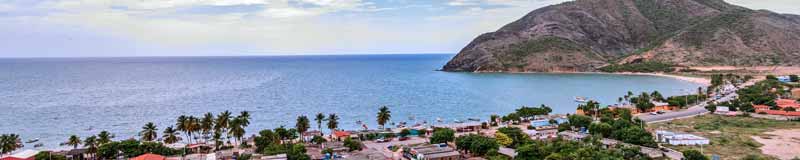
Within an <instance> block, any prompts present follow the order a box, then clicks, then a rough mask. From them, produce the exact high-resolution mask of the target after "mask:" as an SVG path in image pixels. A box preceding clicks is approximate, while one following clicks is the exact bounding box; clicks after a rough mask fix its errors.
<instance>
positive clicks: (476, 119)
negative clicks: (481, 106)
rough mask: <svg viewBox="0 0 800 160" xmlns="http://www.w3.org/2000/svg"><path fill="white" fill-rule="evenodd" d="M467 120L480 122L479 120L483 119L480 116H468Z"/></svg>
mask: <svg viewBox="0 0 800 160" xmlns="http://www.w3.org/2000/svg"><path fill="white" fill-rule="evenodd" d="M467 120H469V121H476V122H478V121H481V119H480V118H467Z"/></svg>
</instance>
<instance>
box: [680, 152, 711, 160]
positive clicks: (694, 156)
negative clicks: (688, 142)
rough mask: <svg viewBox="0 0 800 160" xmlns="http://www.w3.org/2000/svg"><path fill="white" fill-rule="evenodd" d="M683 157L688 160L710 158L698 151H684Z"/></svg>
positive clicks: (705, 159)
mask: <svg viewBox="0 0 800 160" xmlns="http://www.w3.org/2000/svg"><path fill="white" fill-rule="evenodd" d="M683 157H685V159H686V160H708V157H706V156H705V155H703V154H702V153H700V152H699V151H697V150H686V151H683Z"/></svg>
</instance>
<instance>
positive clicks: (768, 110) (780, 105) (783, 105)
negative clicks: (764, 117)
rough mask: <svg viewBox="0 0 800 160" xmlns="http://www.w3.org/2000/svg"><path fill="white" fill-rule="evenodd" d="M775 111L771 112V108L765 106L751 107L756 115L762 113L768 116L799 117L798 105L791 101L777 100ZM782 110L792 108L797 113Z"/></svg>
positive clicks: (799, 109)
mask: <svg viewBox="0 0 800 160" xmlns="http://www.w3.org/2000/svg"><path fill="white" fill-rule="evenodd" d="M775 103H776V104H777V106H778V107H777V110H771V108H772V107H770V106H767V105H753V108H755V110H756V113H763V114H769V115H782V116H800V104H798V103H797V101H795V100H791V99H777V100H775ZM784 108H794V109H795V110H797V111H784V110H783V109H784Z"/></svg>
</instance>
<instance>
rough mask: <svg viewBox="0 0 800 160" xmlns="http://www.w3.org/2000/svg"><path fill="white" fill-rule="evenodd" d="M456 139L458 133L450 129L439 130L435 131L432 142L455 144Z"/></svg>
mask: <svg viewBox="0 0 800 160" xmlns="http://www.w3.org/2000/svg"><path fill="white" fill-rule="evenodd" d="M455 138H456V132H455V131H453V130H452V129H450V128H437V129H436V130H434V131H433V135H431V137H430V140H431V143H432V144H438V143H447V142H453V140H455Z"/></svg>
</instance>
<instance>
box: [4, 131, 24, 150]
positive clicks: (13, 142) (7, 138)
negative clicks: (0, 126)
mask: <svg viewBox="0 0 800 160" xmlns="http://www.w3.org/2000/svg"><path fill="white" fill-rule="evenodd" d="M19 141H21V140H20V138H19V135H17V134H3V135H0V155H3V154H6V153H11V152H12V151H14V150H17V148H20V147H22V146H21V145H20V144H19V143H17V142H19Z"/></svg>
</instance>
